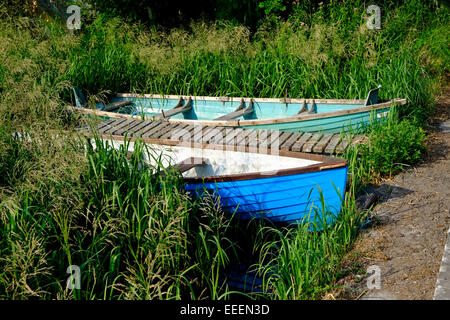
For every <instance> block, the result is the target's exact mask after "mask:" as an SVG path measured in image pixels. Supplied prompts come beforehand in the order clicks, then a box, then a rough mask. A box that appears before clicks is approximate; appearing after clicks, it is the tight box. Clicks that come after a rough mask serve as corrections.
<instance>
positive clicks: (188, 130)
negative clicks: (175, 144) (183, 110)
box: [170, 124, 195, 141]
mask: <svg viewBox="0 0 450 320" xmlns="http://www.w3.org/2000/svg"><path fill="white" fill-rule="evenodd" d="M194 128H195V126H194V125H192V124H188V125H187V126H186V127H185V128H183V130H186V131H187V132H189V135H188V136H187V137H185V136H180V137H177V139H176V140H177V141H191V140H192V139H193V134H194ZM179 130H180V129H176V130H175V131H174V135H173V136H174V137H175V134H177V133H178V131H179ZM170 139H171V140H172V137H171V138H170ZM173 140H175V138H173Z"/></svg>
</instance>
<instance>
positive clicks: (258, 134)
mask: <svg viewBox="0 0 450 320" xmlns="http://www.w3.org/2000/svg"><path fill="white" fill-rule="evenodd" d="M255 132H256V137H255V139H253V140H249V142H248V146H249V147H252V148H256V147H258V146H259V145H260V144H261V143H262V142H264V141H267V138H268V137H269V138H270V132H269V131H268V130H265V129H261V130H255ZM263 136H264V138H263Z"/></svg>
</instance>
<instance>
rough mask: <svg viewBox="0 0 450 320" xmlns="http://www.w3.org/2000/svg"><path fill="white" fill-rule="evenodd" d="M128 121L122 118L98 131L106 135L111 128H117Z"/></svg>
mask: <svg viewBox="0 0 450 320" xmlns="http://www.w3.org/2000/svg"><path fill="white" fill-rule="evenodd" d="M125 121H127V119H124V118H121V119H116V120H114V121H113V122H111V123H110V124H108V125H106V126H104V127H103V128H101V129H100V130H98V132H99V133H106V131H108V130H110V129H111V128H113V127H114V126H117V125H119V124H121V123H122V122H125Z"/></svg>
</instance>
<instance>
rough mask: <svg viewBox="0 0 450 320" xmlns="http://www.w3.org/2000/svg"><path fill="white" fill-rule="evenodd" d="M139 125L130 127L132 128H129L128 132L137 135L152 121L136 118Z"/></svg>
mask: <svg viewBox="0 0 450 320" xmlns="http://www.w3.org/2000/svg"><path fill="white" fill-rule="evenodd" d="M136 121H137V123H138V125H136V126H134V127H133V128H130V130H128V134H129V135H131V136H133V137H135V136H137V135H136V134H137V133H138V132H139V131H140V130H141V129H143V128H144V127H146V126H149V125H150V124H151V123H152V122H151V121H150V120H145V121H142V120H136Z"/></svg>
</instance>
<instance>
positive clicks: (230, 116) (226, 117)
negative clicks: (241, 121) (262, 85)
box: [214, 99, 253, 120]
mask: <svg viewBox="0 0 450 320" xmlns="http://www.w3.org/2000/svg"><path fill="white" fill-rule="evenodd" d="M252 112H253V100H250V105H249V106H248V107H246V108H244V99H242V100H241V104H240V105H239V107H237V109H236V110H234V111H233V112H230V113H227V114H226V115H223V116H221V117H219V118H216V119H214V120H232V119H236V118H239V117H241V116H244V115H246V114H250V113H252Z"/></svg>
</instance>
